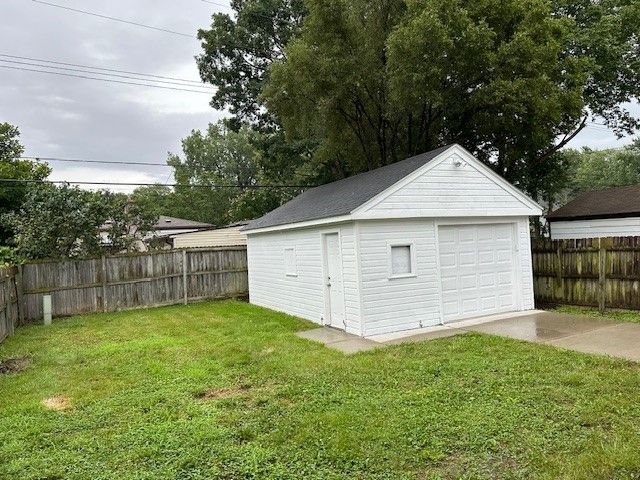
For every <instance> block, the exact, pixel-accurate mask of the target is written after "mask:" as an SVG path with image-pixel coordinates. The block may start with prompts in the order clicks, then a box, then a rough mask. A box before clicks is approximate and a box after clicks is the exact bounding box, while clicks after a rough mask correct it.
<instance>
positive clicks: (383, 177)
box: [243, 145, 453, 231]
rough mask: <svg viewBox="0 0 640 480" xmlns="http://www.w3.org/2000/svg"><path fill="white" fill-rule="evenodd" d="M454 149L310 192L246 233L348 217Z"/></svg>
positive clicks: (257, 221) (251, 224) (433, 152)
mask: <svg viewBox="0 0 640 480" xmlns="http://www.w3.org/2000/svg"><path fill="white" fill-rule="evenodd" d="M452 146H453V145H447V146H444V147H440V148H437V149H435V150H431V151H430V152H426V153H422V154H420V155H416V156H415V157H411V158H407V159H406V160H401V161H400V162H396V163H392V164H391V165H386V166H384V167H380V168H377V169H375V170H370V171H368V172H365V173H361V174H359V175H354V176H352V177H348V178H344V179H342V180H338V181H336V182H332V183H327V184H326V185H321V186H319V187H315V188H312V189H310V190H307V191H305V192H303V193H302V194H300V195H298V196H297V197H295V198H294V199H293V200H291V201H289V202H287V203H285V204H284V205H282V206H280V207H278V208H276V209H275V210H272V211H271V212H269V213H267V214H266V215H264V216H263V217H260V218H257V219H255V220H253V221H251V222H249V225H247V226H246V227H245V228H243V230H245V231H248V230H256V229H258V228H266V227H274V226H278V225H286V224H289V223H298V222H305V221H308V220H319V219H322V218H329V217H337V216H341V215H347V214H349V213H351V212H352V211H353V210H355V209H356V208H358V207H360V206H361V205H363V204H364V203H366V202H367V201H369V200H371V199H372V198H373V197H375V196H376V195H378V194H380V193H382V192H383V191H385V190H386V189H387V188H389V187H391V186H392V185H393V184H395V183H397V182H399V181H400V180H402V179H403V178H404V177H406V176H407V175H409V174H410V173H412V172H414V171H415V170H417V169H418V168H420V167H422V166H423V165H426V164H427V163H429V162H430V161H431V160H433V159H434V158H436V157H437V156H438V155H440V154H441V153H443V152H445V151H446V150H448V149H449V148H451V147H452Z"/></svg>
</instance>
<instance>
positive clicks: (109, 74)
mask: <svg viewBox="0 0 640 480" xmlns="http://www.w3.org/2000/svg"><path fill="white" fill-rule="evenodd" d="M0 62H4V63H11V64H15V65H29V66H32V67H41V68H50V69H56V70H63V71H66V72H79V73H91V74H93V75H104V76H106V77H113V78H128V79H130V80H140V81H147V82H156V83H161V84H165V85H178V86H182V87H192V88H198V87H196V86H195V85H193V86H192V85H186V84H184V83H179V82H173V81H170V80H151V79H146V78H138V77H132V76H130V75H119V74H116V73H100V72H92V71H91V70H80V69H78V68H69V67H54V66H49V65H43V64H41V63H32V62H20V61H18V60H3V59H1V58H0ZM201 88H203V89H204V88H207V87H205V86H203V87H201ZM202 92H203V93H209V94H211V95H213V93H214V92H213V91H212V90H202Z"/></svg>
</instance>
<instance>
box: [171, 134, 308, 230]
mask: <svg viewBox="0 0 640 480" xmlns="http://www.w3.org/2000/svg"><path fill="white" fill-rule="evenodd" d="M256 137H258V138H262V137H261V135H260V134H259V133H257V132H254V131H252V130H251V129H250V128H249V127H247V126H243V127H242V128H240V129H239V130H238V131H234V130H231V129H230V128H228V127H227V126H226V124H225V123H224V122H219V123H217V124H211V125H209V128H208V129H207V131H206V132H204V133H203V132H200V131H194V132H192V133H191V135H189V136H188V137H187V138H185V139H184V140H183V141H182V149H183V155H184V158H181V157H180V156H178V155H170V156H169V160H168V161H167V163H168V164H169V165H171V166H172V167H173V168H174V175H175V179H176V183H177V186H176V189H175V197H174V198H175V205H176V210H174V211H177V212H178V213H181V212H182V213H181V215H178V216H184V217H185V218H190V219H193V220H199V221H203V222H210V223H213V224H215V225H225V224H227V223H229V222H233V221H238V220H245V219H248V218H255V217H257V216H260V215H263V214H264V213H266V212H267V211H269V210H271V209H273V208H275V207H277V206H278V205H279V204H280V203H281V202H282V201H283V199H285V198H287V199H288V198H290V197H291V195H292V194H293V193H296V192H298V190H295V189H281V188H256V186H257V185H269V184H274V182H275V183H278V184H282V183H283V182H284V183H286V182H287V180H286V177H280V178H278V175H279V174H280V173H282V169H281V168H280V167H281V166H282V164H283V163H286V161H283V162H281V164H278V163H277V162H269V163H264V162H263V157H262V156H261V153H260V151H259V150H258V149H257V148H256V147H255V145H254V143H257V142H259V141H264V139H262V140H259V139H256ZM269 138H270V139H271V138H273V137H269ZM279 147H283V145H282V144H281V143H279V142H276V147H275V148H279ZM263 148H264V149H265V150H269V149H270V148H272V147H271V146H269V145H268V144H267V141H265V144H264V145H263ZM275 148H274V149H273V150H272V151H271V154H272V157H273V158H277V157H278V156H279V153H278V152H277V151H275ZM285 169H286V168H285ZM283 178H285V180H283ZM271 179H275V181H274V182H272V180H271ZM207 185H213V186H214V187H211V188H209V187H207ZM237 187H239V188H237Z"/></svg>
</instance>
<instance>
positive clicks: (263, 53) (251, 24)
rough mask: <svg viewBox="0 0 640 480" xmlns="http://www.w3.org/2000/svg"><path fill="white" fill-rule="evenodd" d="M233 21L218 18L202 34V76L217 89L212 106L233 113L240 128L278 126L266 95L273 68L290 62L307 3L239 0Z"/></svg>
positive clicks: (300, 0) (235, 1)
mask: <svg viewBox="0 0 640 480" xmlns="http://www.w3.org/2000/svg"><path fill="white" fill-rule="evenodd" d="M231 7H232V8H233V9H234V10H235V15H234V16H233V17H232V16H231V15H229V14H227V13H216V14H214V15H213V20H212V24H211V29H209V30H200V31H199V32H198V38H199V39H200V40H201V41H202V48H203V53H202V54H201V55H199V56H198V57H197V59H196V60H197V63H198V68H199V70H200V76H201V77H202V79H203V80H204V81H206V82H209V83H211V84H213V85H215V86H216V87H217V90H216V93H215V95H214V97H213V99H212V101H211V105H212V106H213V107H214V108H217V109H219V110H223V109H229V111H230V112H231V114H232V115H233V118H234V121H233V124H234V125H235V127H236V128H238V127H239V125H240V123H241V122H246V123H250V124H254V125H258V126H262V127H273V126H274V124H275V119H274V118H273V116H272V115H271V114H270V112H268V111H266V110H265V109H264V106H263V104H262V102H261V99H260V92H261V91H262V87H263V85H264V82H265V81H266V80H267V78H268V74H269V67H270V66H271V64H272V63H273V62H274V61H276V60H282V59H284V58H285V48H286V46H287V44H288V43H289V41H290V40H291V39H292V38H293V37H294V36H295V35H296V33H297V32H298V30H299V28H300V25H301V23H302V19H303V18H304V14H305V11H306V8H305V5H304V2H303V0H233V1H232V2H231Z"/></svg>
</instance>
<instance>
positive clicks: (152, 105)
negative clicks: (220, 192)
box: [0, 0, 640, 183]
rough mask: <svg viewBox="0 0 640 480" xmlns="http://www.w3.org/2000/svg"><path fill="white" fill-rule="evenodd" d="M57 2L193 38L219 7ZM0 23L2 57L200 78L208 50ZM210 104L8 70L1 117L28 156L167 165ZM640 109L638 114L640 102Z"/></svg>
mask: <svg viewBox="0 0 640 480" xmlns="http://www.w3.org/2000/svg"><path fill="white" fill-rule="evenodd" d="M52 1H54V3H59V4H63V5H66V6H69V7H72V8H79V9H84V10H90V11H94V12H97V13H101V14H105V15H110V16H114V17H120V18H125V19H128V20H131V21H134V22H139V23H145V24H150V25H155V26H158V27H163V28H167V29H171V30H176V31H179V32H185V33H192V34H194V35H195V33H196V31H197V29H198V28H202V27H207V26H208V25H209V23H210V17H211V14H212V13H213V12H215V11H216V10H220V7H217V6H214V5H210V4H207V3H205V2H202V1H200V0H182V1H180V2H170V1H164V2H158V1H153V0H136V1H135V2H131V1H126V0H111V1H109V2H101V1H98V0H90V1H89V0H87V1H80V0H52ZM223 3H224V2H223ZM222 10H224V9H222ZM0 19H1V21H2V29H0V45H1V47H0V53H4V54H12V55H20V56H25V57H35V58H43V59H50V60H57V61H61V62H70V63H78V64H86V65H94V66H101V67H106V68H116V69H120V70H131V71H139V72H144V73H151V74H156V75H165V76H176V77H181V78H190V79H194V80H197V79H198V73H197V68H196V66H195V61H194V58H193V57H194V56H195V55H196V54H198V53H199V51H200V45H199V42H198V41H197V40H196V39H191V38H187V37H181V36H175V35H170V34H167V33H162V32H157V31H153V30H147V29H144V28H138V27H135V26H132V25H125V24H120V23H117V22H112V21H108V20H104V19H99V18H94V17H91V16H86V15H82V14H79V13H74V12H69V11H64V10H61V9H57V8H53V7H50V6H46V5H41V4H37V3H34V2H30V1H28V0H3V1H2V4H1V5H0ZM16 66H19V65H16ZM24 67H25V68H34V67H28V66H24ZM209 100H210V99H209V97H208V96H207V95H203V94H197V93H188V92H177V91H171V90H160V89H153V88H144V87H136V86H128V85H119V84H115V83H102V82H96V81H91V80H84V79H78V78H69V77H62V76H54V75H46V74H40V73H33V72H24V71H13V70H5V69H0V121H8V122H10V123H13V124H15V125H17V126H19V127H20V130H21V132H22V142H23V144H24V145H25V147H26V154H28V155H40V156H54V157H66V158H89V159H99V160H128V161H144V162H158V163H162V162H164V161H165V159H166V156H167V152H168V151H172V152H179V151H180V140H181V138H183V137H184V136H186V135H187V134H188V133H189V132H190V131H191V130H193V129H203V128H206V126H207V124H208V123H209V122H212V121H216V120H217V119H219V118H221V117H222V116H223V115H224V113H223V112H219V111H215V110H213V109H212V108H211V107H209V105H208V102H209ZM632 108H633V110H634V111H635V112H636V113H638V114H640V109H639V108H638V107H637V106H633V107H632ZM629 141H630V139H628V138H627V139H624V140H622V141H618V140H617V139H616V138H615V136H614V135H613V134H612V133H610V132H606V131H603V130H602V129H598V128H591V129H588V130H586V131H585V132H584V133H582V134H580V135H579V136H578V137H576V139H575V140H574V141H573V142H572V144H571V145H570V146H572V147H580V146H583V145H588V146H591V147H594V148H604V147H610V146H620V145H622V144H624V143H628V142H629ZM52 167H53V174H52V178H53V179H56V180H63V179H65V180H95V181H115V182H152V181H159V182H163V183H164V182H166V181H167V180H168V179H169V180H170V178H168V175H169V174H170V169H167V168H163V167H157V168H156V167H126V166H115V165H109V166H108V165H104V166H99V165H77V164H63V163H52ZM114 167H117V168H114Z"/></svg>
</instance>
